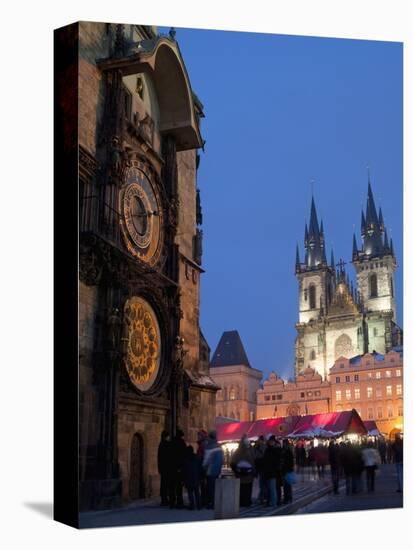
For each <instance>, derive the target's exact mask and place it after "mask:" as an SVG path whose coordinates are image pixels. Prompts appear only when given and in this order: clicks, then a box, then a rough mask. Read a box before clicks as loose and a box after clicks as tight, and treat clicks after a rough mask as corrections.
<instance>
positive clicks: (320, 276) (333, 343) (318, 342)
mask: <svg viewBox="0 0 413 550" xmlns="http://www.w3.org/2000/svg"><path fill="white" fill-rule="evenodd" d="M361 238H362V247H361V250H359V249H358V246H357V241H356V236H355V235H353V254H352V263H353V266H354V268H355V270H356V275H357V283H356V286H353V283H352V282H350V278H349V276H348V275H347V273H346V270H345V263H344V262H343V261H342V260H340V262H339V263H337V264H336V263H335V261H334V254H333V251H331V259H330V262H327V258H326V251H325V239H324V228H323V222H322V221H321V224H320V225H319V223H318V218H317V211H316V206H315V203H314V198H312V200H311V212H310V223H309V225H308V226H307V224H306V226H305V235H304V247H305V257H304V262H303V263H302V262H301V261H300V254H299V249H298V245H297V251H296V263H295V273H296V276H297V279H298V287H299V298H298V304H299V321H298V323H297V324H296V329H297V337H296V343H295V374H296V375H298V374H299V373H300V372H301V371H302V370H304V369H305V368H306V367H308V366H310V367H312V368H314V369H316V371H317V372H318V373H319V374H321V375H322V376H323V377H324V378H326V377H327V375H328V371H329V369H330V368H331V367H332V365H333V364H334V362H335V360H336V359H338V358H339V357H347V358H350V357H353V356H355V355H359V354H364V353H372V352H373V351H375V352H378V353H382V354H384V353H386V352H388V351H389V350H390V349H391V348H392V347H394V346H395V345H400V344H401V338H402V331H401V329H400V328H399V327H398V325H397V324H396V301H395V289H394V271H395V269H396V266H397V264H396V258H395V254H394V250H393V242H392V240H390V241H389V238H388V235H387V230H386V228H385V225H384V220H383V214H382V211H381V208H380V210H379V213H378V214H377V210H376V206H375V202H374V197H373V192H372V189H371V185H370V181H369V183H368V192H367V205H366V212H365V213H364V212H363V211H362V214H361Z"/></svg>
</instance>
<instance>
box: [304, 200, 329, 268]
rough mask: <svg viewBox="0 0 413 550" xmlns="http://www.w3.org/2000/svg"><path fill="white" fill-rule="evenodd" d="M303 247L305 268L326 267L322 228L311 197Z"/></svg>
mask: <svg viewBox="0 0 413 550" xmlns="http://www.w3.org/2000/svg"><path fill="white" fill-rule="evenodd" d="M304 246H305V249H306V255H305V264H306V267H307V268H310V269H313V268H318V267H321V266H322V265H323V263H324V264H325V265H326V264H327V261H326V259H325V251H324V228H323V223H321V227H320V226H319V224H318V217H317V210H316V206H315V201H314V197H313V196H312V197H311V209H310V223H309V225H308V228H307V224H306V226H305V233H304Z"/></svg>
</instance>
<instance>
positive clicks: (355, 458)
mask: <svg viewBox="0 0 413 550" xmlns="http://www.w3.org/2000/svg"><path fill="white" fill-rule="evenodd" d="M348 460H349V466H350V476H351V493H352V494H356V493H358V492H360V489H361V474H362V472H363V469H364V464H363V458H362V455H361V448H360V446H359V445H354V444H353V445H352V444H350V445H349V454H348Z"/></svg>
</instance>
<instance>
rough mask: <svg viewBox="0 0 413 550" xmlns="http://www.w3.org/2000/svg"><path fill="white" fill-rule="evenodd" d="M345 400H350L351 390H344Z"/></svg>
mask: <svg viewBox="0 0 413 550" xmlns="http://www.w3.org/2000/svg"><path fill="white" fill-rule="evenodd" d="M346 399H351V390H346Z"/></svg>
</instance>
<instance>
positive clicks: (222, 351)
mask: <svg viewBox="0 0 413 550" xmlns="http://www.w3.org/2000/svg"><path fill="white" fill-rule="evenodd" d="M210 373H211V376H212V378H213V379H214V381H215V382H216V384H217V385H218V386H219V387H220V389H219V390H218V392H217V396H216V416H217V421H220V420H238V421H244V420H255V419H256V417H257V390H258V389H259V387H260V382H261V379H262V372H261V371H260V370H258V369H254V368H252V367H251V365H250V362H249V360H248V357H247V354H246V353H245V349H244V346H243V344H242V341H241V338H240V336H239V334H238V331H236V330H231V331H226V332H224V333H223V334H222V336H221V339H220V341H219V343H218V346H217V348H216V350H215V353H214V355H213V357H212V360H211V364H210Z"/></svg>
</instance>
